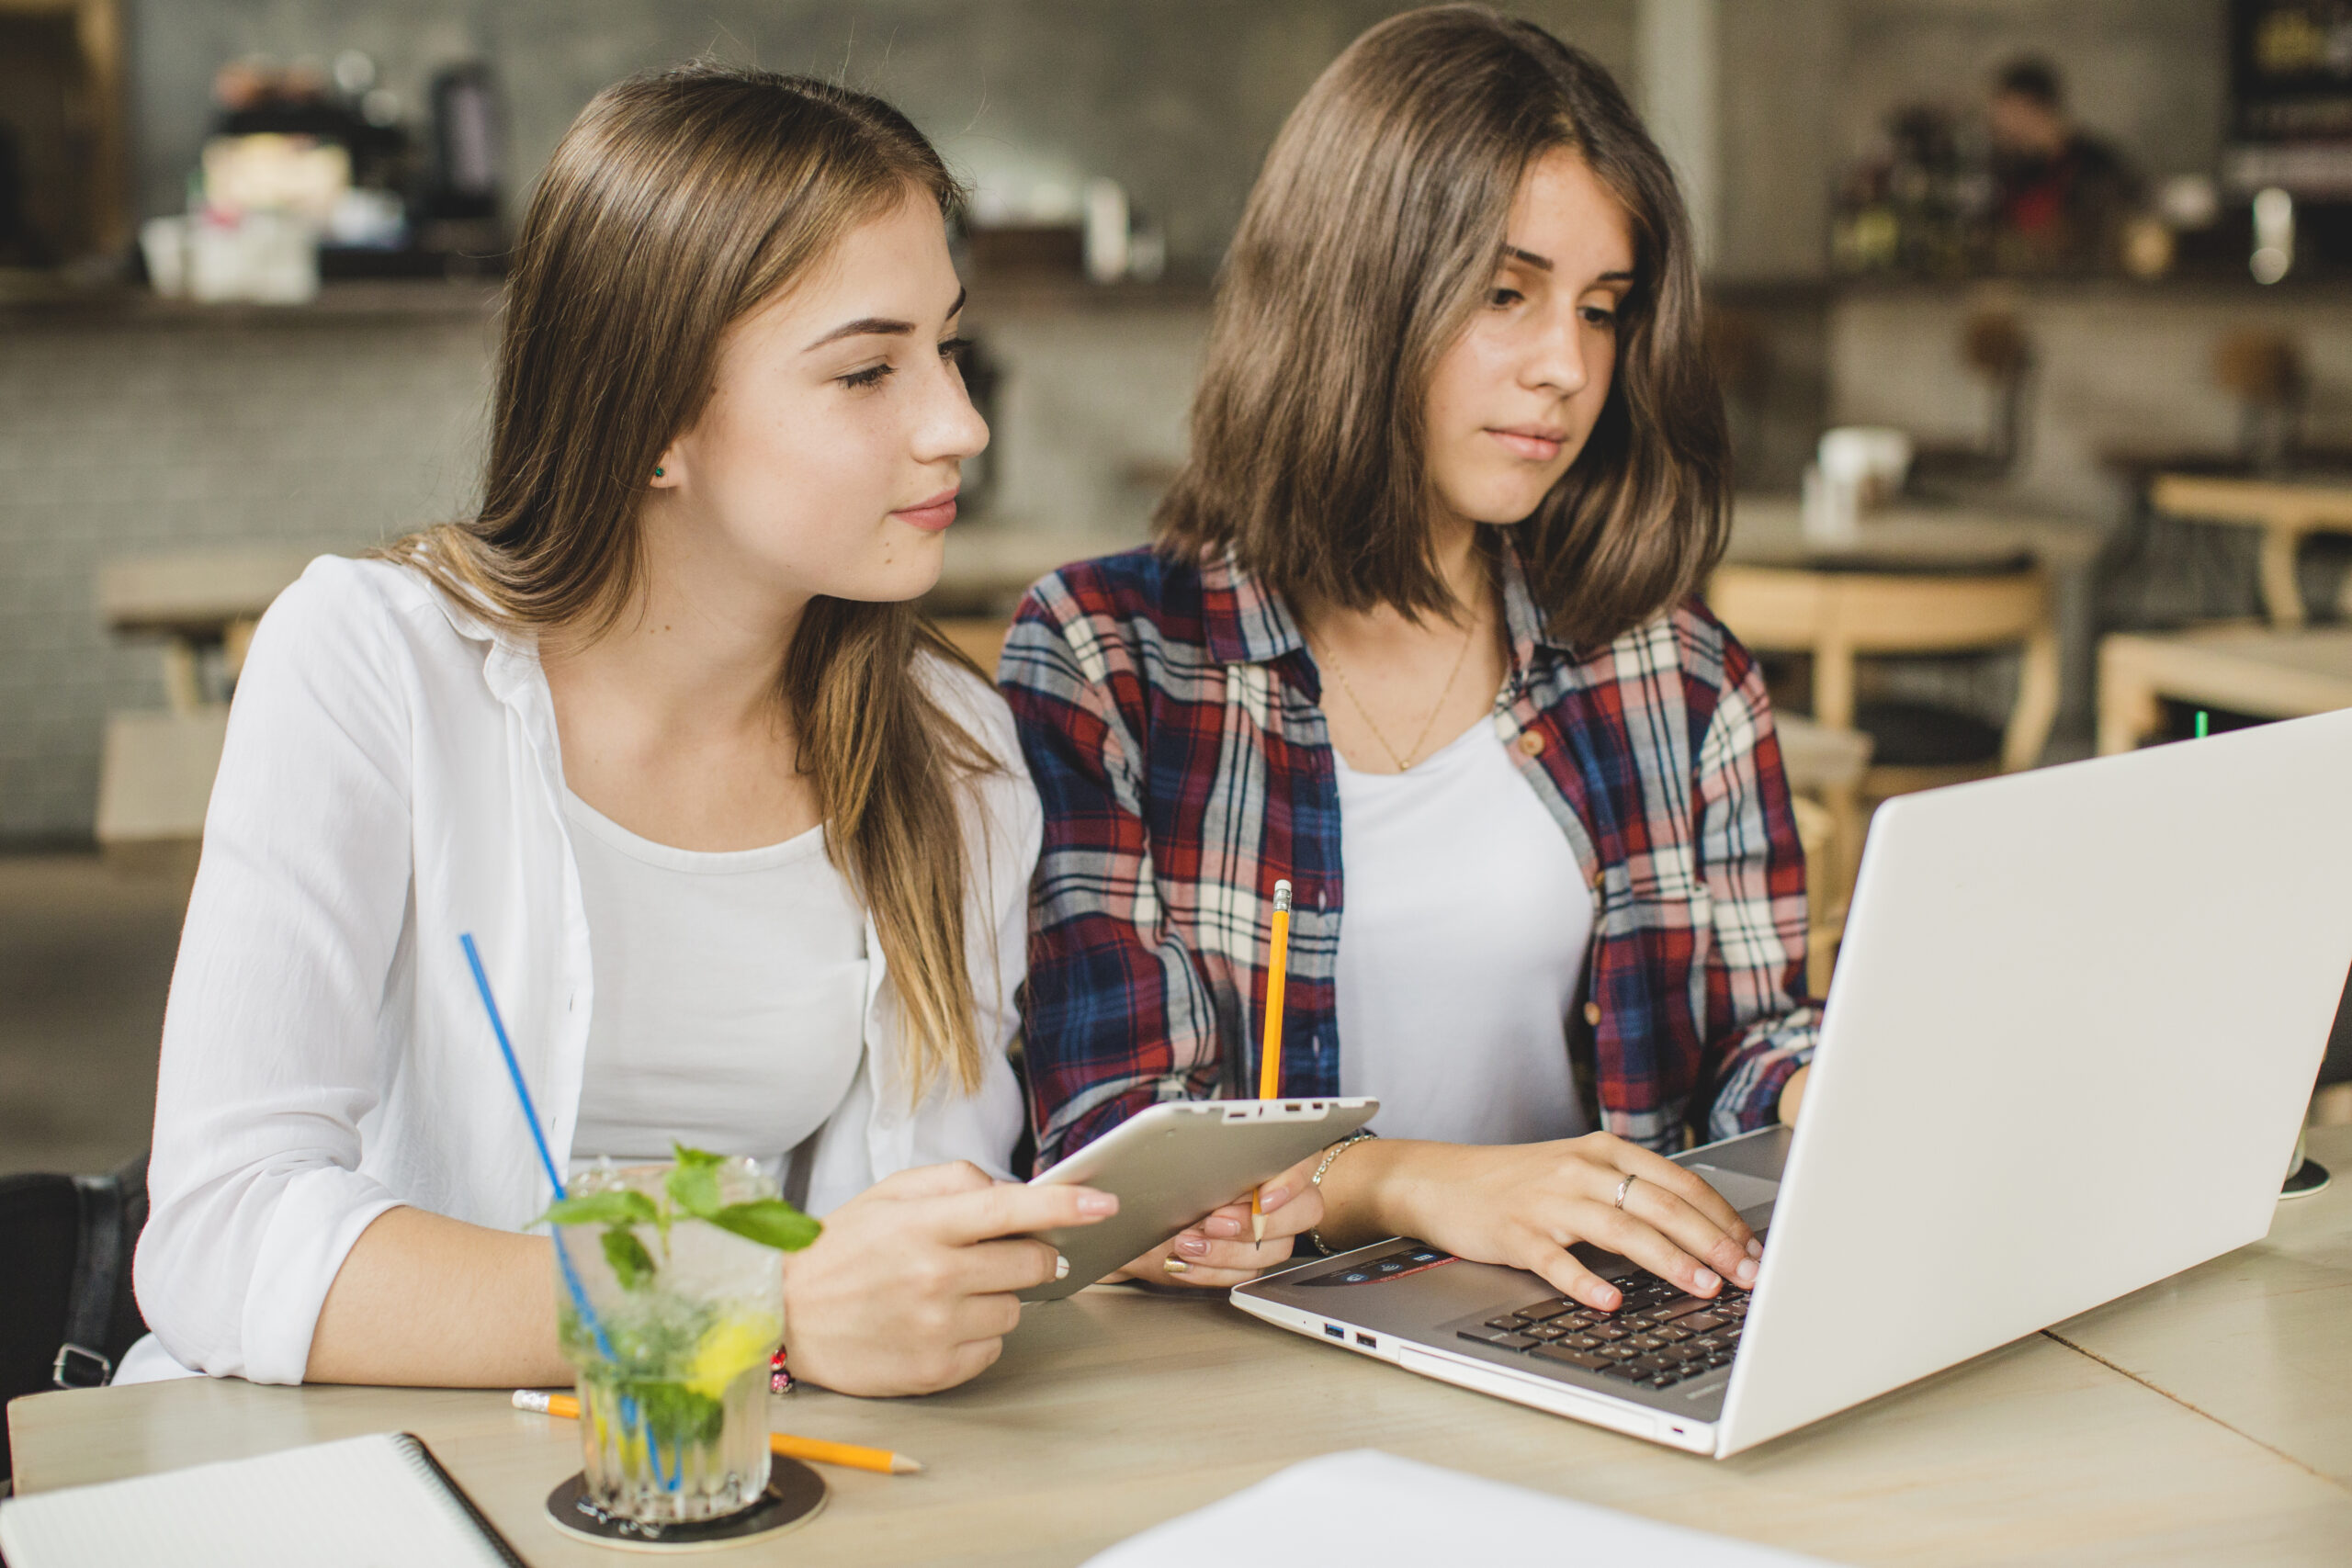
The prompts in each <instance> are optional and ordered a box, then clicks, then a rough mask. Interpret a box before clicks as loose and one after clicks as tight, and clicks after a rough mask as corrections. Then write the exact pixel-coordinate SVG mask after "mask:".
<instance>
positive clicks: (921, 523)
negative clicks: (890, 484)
mask: <svg viewBox="0 0 2352 1568" xmlns="http://www.w3.org/2000/svg"><path fill="white" fill-rule="evenodd" d="M962 488H963V487H962V486H961V485H958V486H956V488H955V489H954V490H943V491H940V492H939V493H938V494H937V495H934V496H933V497H932V498H931V499H930V500H929V501H923V502H916V503H915V504H914V505H912V506H902V507H900V508H899V510H898V511H896V512H893V513H890V515H891V516H893V517H896V518H897V519H899V521H900V522H901V523H911V524H913V525H915V526H916V527H918V528H920V529H922V531H923V532H924V533H926V534H936V533H939V532H941V531H942V530H943V529H944V528H945V527H946V526H947V525H949V524H950V523H953V522H955V521H956V491H957V490H961V489H962Z"/></svg>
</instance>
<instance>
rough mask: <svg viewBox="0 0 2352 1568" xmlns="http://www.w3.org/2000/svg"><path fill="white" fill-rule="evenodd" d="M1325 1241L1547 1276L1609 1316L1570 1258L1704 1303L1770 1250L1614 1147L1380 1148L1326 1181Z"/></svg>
mask: <svg viewBox="0 0 2352 1568" xmlns="http://www.w3.org/2000/svg"><path fill="white" fill-rule="evenodd" d="M1322 1197H1323V1202H1324V1205H1325V1210H1326V1217H1325V1219H1324V1221H1323V1224H1322V1226H1321V1234H1322V1235H1323V1238H1324V1240H1325V1241H1326V1242H1327V1243H1328V1244H1329V1245H1330V1246H1331V1247H1360V1246H1362V1245H1363V1244H1364V1243H1366V1242H1368V1241H1371V1240H1373V1239H1374V1238H1375V1237H1378V1236H1384V1235H1409V1236H1419V1237H1420V1238H1421V1239H1422V1240H1424V1241H1427V1242H1429V1243H1430V1244H1431V1245H1432V1246H1436V1247H1443V1248H1444V1249H1446V1250H1447V1251H1449V1252H1452V1253H1453V1254H1455V1255H1456V1256H1458V1257H1462V1258H1471V1259H1473V1260H1475V1261H1477V1262H1481V1263H1499V1264H1505V1265H1508V1266H1510V1267H1513V1268H1518V1269H1527V1270H1528V1271H1529V1272H1531V1273H1533V1274H1539V1275H1541V1276H1543V1278H1544V1281H1545V1282H1546V1283H1548V1284H1549V1285H1551V1287H1552V1288H1553V1289H1554V1290H1555V1291H1557V1292H1560V1293H1561V1294H1562V1295H1564V1296H1566V1297H1569V1298H1571V1299H1572V1300H1575V1301H1577V1302H1580V1303H1583V1304H1585V1305H1586V1306H1589V1307H1593V1308H1597V1309H1599V1310H1600V1311H1603V1312H1613V1311H1615V1310H1616V1309H1617V1308H1618V1306H1619V1305H1620V1304H1621V1303H1622V1301H1623V1294H1622V1292H1620V1291H1619V1290H1618V1289H1617V1287H1616V1286H1614V1285H1612V1284H1611V1283H1610V1282H1609V1281H1607V1280H1603V1279H1601V1278H1600V1276H1599V1275H1597V1274H1595V1273H1593V1272H1592V1271H1591V1270H1590V1269H1587V1268H1586V1267H1585V1266H1584V1265H1583V1264H1581V1263H1579V1262H1577V1259H1576V1258H1575V1256H1574V1255H1573V1254H1571V1253H1570V1252H1569V1251H1568V1247H1570V1246H1571V1245H1572V1244H1574V1243H1576V1242H1580V1241H1581V1242H1590V1243H1592V1244H1593V1245H1594V1246H1596V1247H1603V1248H1606V1249H1607V1250H1609V1251H1611V1252H1614V1253H1618V1254H1620V1255H1622V1256H1623V1257H1625V1258H1630V1259H1631V1260H1632V1261H1634V1263H1636V1264H1639V1265H1640V1266H1641V1267H1642V1268H1644V1269H1648V1270H1649V1271H1650V1272H1651V1273H1653V1274H1655V1275H1657V1277H1658V1278H1659V1279H1661V1280H1667V1281H1668V1282H1669V1283H1671V1284H1674V1285H1677V1286H1679V1287H1680V1288H1681V1289H1683V1290H1685V1291H1688V1292H1690V1293H1691V1294H1692V1295H1694V1296H1713V1295H1714V1294H1715V1293H1716V1292H1719V1291H1721V1290H1722V1289H1723V1287H1724V1281H1725V1280H1730V1281H1731V1282H1732V1283H1734V1284H1737V1285H1747V1284H1749V1283H1751V1282H1753V1281H1754V1280H1755V1278H1756V1260H1757V1259H1758V1258H1760V1257H1762V1256H1763V1247H1762V1245H1761V1244H1760V1243H1758V1241H1757V1239H1756V1235H1755V1234H1754V1233H1753V1232H1752V1231H1750V1230H1749V1229H1748V1228H1747V1225H1746V1224H1742V1223H1741V1221H1740V1218H1739V1214H1738V1213H1737V1211H1736V1210H1734V1209H1733V1208H1732V1206H1731V1205H1730V1204H1729V1203H1728V1202H1725V1201H1724V1199H1723V1197H1722V1195H1721V1194H1720V1193H1718V1192H1716V1191H1715V1190H1714V1189H1713V1188H1712V1187H1710V1186H1708V1185H1707V1183H1706V1182H1705V1181H1704V1180H1702V1179H1700V1178H1699V1177H1698V1176H1696V1175H1694V1174H1692V1173H1691V1171H1688V1170H1686V1169H1684V1168H1682V1167H1680V1166H1678V1165H1676V1164H1674V1163H1673V1162H1672V1161H1671V1160H1668V1159H1667V1158H1665V1157H1664V1156H1661V1155H1657V1154H1653V1153H1652V1152H1650V1151H1649V1150H1648V1149H1645V1148H1643V1147H1641V1146H1640V1145H1637V1144H1631V1143H1628V1142H1626V1141H1625V1140H1624V1139H1623V1138H1620V1137H1617V1136H1616V1135H1614V1134H1609V1133H1592V1134H1587V1135H1586V1136H1584V1137H1581V1138H1569V1139H1565V1140H1562V1141H1560V1142H1556V1143H1545V1144H1517V1145H1503V1146H1499V1147H1495V1146H1479V1145H1467V1144H1439V1143H1423V1142H1419V1141H1417V1140H1413V1139H1408V1138H1397V1139H1390V1138H1374V1139H1371V1140H1368V1141H1367V1142H1365V1143H1363V1144H1359V1145H1356V1146H1355V1147H1353V1148H1351V1149H1350V1150H1349V1151H1348V1152H1347V1155H1346V1156H1345V1157H1344V1158H1341V1159H1340V1160H1337V1161H1335V1162H1333V1164H1332V1166H1331V1168H1330V1169H1329V1171H1328V1172H1327V1173H1326V1174H1325V1176H1324V1179H1323V1190H1322Z"/></svg>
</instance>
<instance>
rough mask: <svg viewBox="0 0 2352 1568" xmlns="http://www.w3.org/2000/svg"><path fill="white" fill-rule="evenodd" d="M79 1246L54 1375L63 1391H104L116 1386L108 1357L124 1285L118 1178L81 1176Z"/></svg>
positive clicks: (76, 1187) (77, 1189)
mask: <svg viewBox="0 0 2352 1568" xmlns="http://www.w3.org/2000/svg"><path fill="white" fill-rule="evenodd" d="M74 1195H75V1196H76V1197H78V1198H79V1199H80V1200H81V1206H82V1234H81V1243H80V1245H79V1246H78V1247H75V1248H74V1284H73V1287H72V1290H71V1291H70V1292H69V1293H68V1294H67V1296H66V1298H65V1342H64V1343H63V1344H62V1345H60V1346H59V1347H58V1349H57V1360H56V1361H55V1363H54V1364H53V1365H52V1366H51V1369H50V1375H51V1381H53V1382H55V1383H56V1384H57V1386H58V1387H60V1388H102V1387H104V1386H105V1385H106V1384H107V1383H109V1382H113V1381H114V1361H113V1359H111V1358H110V1357H108V1356H107V1353H106V1343H107V1329H108V1328H109V1327H110V1326H111V1325H112V1324H113V1320H114V1307H115V1295H116V1292H118V1291H119V1290H120V1289H121V1286H122V1263H123V1255H124V1254H125V1252H127V1251H128V1250H129V1249H128V1248H127V1247H125V1246H124V1237H123V1183H122V1178H121V1177H120V1176H119V1175H114V1176H77V1177H75V1178H74Z"/></svg>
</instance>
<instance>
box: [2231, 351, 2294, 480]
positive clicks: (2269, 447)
mask: <svg viewBox="0 0 2352 1568" xmlns="http://www.w3.org/2000/svg"><path fill="white" fill-rule="evenodd" d="M2213 382H2214V384H2215V385H2216V386H2218V387H2220V388H2221V389H2222V390H2223V391H2225V392H2228V393H2230V394H2231V395H2232V396H2233V397H2234V398H2236V399H2237V400H2238V456H2239V457H2240V458H2241V459H2243V460H2244V461H2245V463H2247V464H2248V465H2249V466H2251V467H2252V468H2253V469H2254V470H2255V472H2256V473H2277V472H2278V471H2280V470H2282V469H2284V468H2288V467H2289V466H2290V465H2291V464H2292V463H2293V462H2294V460H2295V457H2296V455H2297V450H2298V448H2300V447H2301V445H2302V425H2303V402H2304V398H2305V395H2306V394H2307V392H2308V391H2309V389H2310V385H2311V378H2310V377H2309V375H2308V374H2307V373H2306V372H2305V370H2304V368H2303V355H2302V350H2301V348H2300V347H2299V346H2297V344H2296V343H2295V340H2294V339H2293V338H2292V337H2290V336H2289V335H2288V334H2287V333H2281V332H2273V331H2269V330H2267V329H2264V328H2260V327H2244V328H2240V329H2239V330H2237V331H2235V332H2230V333H2222V337H2221V339H2220V341H2218V342H2217V343H2215V344H2214V345H2213Z"/></svg>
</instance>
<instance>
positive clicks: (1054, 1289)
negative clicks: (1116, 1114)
mask: <svg viewBox="0 0 2352 1568" xmlns="http://www.w3.org/2000/svg"><path fill="white" fill-rule="evenodd" d="M1379 1111H1380V1101H1378V1100H1170V1101H1168V1102H1167V1103H1165V1104H1162V1105H1155V1106H1153V1107H1152V1108H1151V1109H1150V1110H1148V1111H1143V1112H1141V1113H1140V1114H1138V1115H1135V1116H1131V1117H1129V1118H1128V1119H1127V1120H1126V1121H1125V1122H1121V1123H1120V1124H1119V1125H1118V1126H1117V1127H1115V1128H1114V1129H1113V1130H1112V1131H1111V1132H1109V1133H1106V1134H1103V1136H1102V1137H1100V1138H1098V1139H1096V1140H1095V1141H1094V1142H1093V1143H1091V1144H1089V1145H1086V1146H1085V1147H1084V1148H1082V1149H1080V1150H1079V1151H1078V1152H1077V1153H1076V1154H1074V1155H1072V1156H1069V1158H1068V1159H1066V1160H1063V1161H1062V1162H1061V1163H1060V1164H1058V1165H1057V1166H1055V1167H1054V1168H1052V1169H1050V1170H1046V1171H1041V1172H1040V1173H1039V1174H1038V1175H1037V1177H1036V1179H1035V1180H1034V1181H1032V1182H1031V1184H1030V1185H1032V1186H1040V1187H1041V1186H1046V1185H1053V1186H1061V1187H1091V1188H1094V1189H1095V1190H1098V1191H1103V1192H1112V1193H1116V1194H1117V1195H1118V1199H1119V1212H1118V1213H1115V1214H1114V1215H1112V1216H1111V1217H1110V1218H1109V1219H1107V1220H1103V1221H1102V1222H1101V1223H1099V1224H1091V1225H1073V1226H1071V1227H1070V1228H1069V1229H1068V1230H1054V1231H1040V1232H1038V1233H1037V1239H1038V1240H1039V1241H1044V1242H1050V1243H1051V1244H1052V1245H1053V1247H1054V1248H1055V1249H1056V1250H1057V1251H1058V1252H1059V1253H1060V1254H1061V1255H1062V1256H1063V1257H1064V1258H1069V1277H1068V1278H1066V1279H1061V1280H1052V1281H1050V1282H1049V1283H1046V1284H1043V1285H1039V1286H1037V1287H1036V1288H1035V1289H1034V1290H1027V1291H1023V1292H1021V1299H1022V1300H1023V1301H1024V1302H1049V1301H1057V1300H1059V1299H1060V1298H1061V1297H1063V1296H1067V1295H1071V1294H1074V1293H1075V1292H1079V1291H1082V1290H1084V1289H1085V1288H1086V1287H1087V1286H1089V1285H1091V1284H1092V1283H1094V1281H1096V1280H1100V1279H1101V1278H1103V1275H1105V1274H1108V1273H1110V1272H1112V1271H1113V1270H1114V1269H1117V1268H1119V1267H1120V1266H1121V1265H1123V1264H1125V1263H1128V1262H1131V1261H1132V1260H1134V1259H1135V1258H1137V1257H1140V1256H1141V1255H1142V1254H1144V1253H1147V1252H1148V1251H1150V1250H1151V1249H1152V1248H1153V1247H1158V1246H1159V1244H1160V1243H1161V1242H1163V1241H1166V1240H1167V1239H1168V1238H1169V1237H1170V1236H1171V1235H1175V1234H1176V1233H1177V1232H1178V1231H1181V1230H1182V1229H1183V1228H1184V1227H1185V1226H1186V1225H1189V1224H1192V1223H1193V1221H1195V1220H1197V1219H1199V1218H1200V1217H1201V1216H1202V1215H1204V1214H1206V1213H1210V1212H1211V1211H1213V1210H1215V1209H1216V1208H1219V1207H1220V1206H1222V1205H1224V1204H1227V1203H1230V1202H1232V1201H1234V1200H1235V1199H1237V1198H1242V1197H1247V1196H1248V1195H1249V1192H1250V1189H1251V1188H1253V1187H1255V1186H1257V1185H1258V1183H1260V1182H1261V1181H1264V1180H1267V1179H1270V1178H1272V1177H1276V1176H1280V1175H1281V1174H1282V1173H1283V1171H1285V1170H1288V1169H1289V1168H1291V1167H1292V1166H1295V1165H1296V1164H1297V1163H1298V1162H1299V1161H1301V1160H1303V1159H1305V1158H1306V1156H1309V1155H1311V1154H1313V1153H1315V1152H1316V1151H1317V1149H1320V1148H1323V1147H1326V1146H1327V1145H1331V1144H1336V1143H1338V1142H1339V1141H1340V1139H1341V1138H1344V1137H1346V1136H1347V1135H1348V1134H1350V1133H1352V1132H1354V1131H1355V1130H1356V1129H1357V1128H1359V1127H1361V1126H1363V1124H1364V1123H1365V1122H1369V1121H1371V1120H1372V1119H1373V1117H1374V1116H1375V1115H1377V1114H1379Z"/></svg>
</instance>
